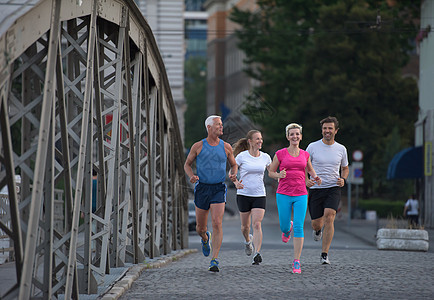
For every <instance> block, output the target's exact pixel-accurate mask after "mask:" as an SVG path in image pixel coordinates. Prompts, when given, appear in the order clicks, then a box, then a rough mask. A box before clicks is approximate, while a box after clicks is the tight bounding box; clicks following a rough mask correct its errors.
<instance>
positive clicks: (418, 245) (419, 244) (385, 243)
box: [377, 228, 429, 251]
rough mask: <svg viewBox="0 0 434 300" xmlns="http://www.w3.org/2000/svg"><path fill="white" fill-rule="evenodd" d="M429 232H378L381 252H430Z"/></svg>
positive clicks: (403, 230) (391, 230) (386, 230)
mask: <svg viewBox="0 0 434 300" xmlns="http://www.w3.org/2000/svg"><path fill="white" fill-rule="evenodd" d="M428 241H429V238H428V232H427V231H426V230H419V229H387V228H381V229H379V230H378V231H377V248H378V249H379V250H404V251H428V248H429V242H428Z"/></svg>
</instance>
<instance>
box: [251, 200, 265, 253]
mask: <svg viewBox="0 0 434 300" xmlns="http://www.w3.org/2000/svg"><path fill="white" fill-rule="evenodd" d="M264 214H265V209H262V208H253V209H252V225H253V245H254V246H255V251H256V252H259V251H260V250H261V246H262V224H261V223H262V219H263V218H264Z"/></svg>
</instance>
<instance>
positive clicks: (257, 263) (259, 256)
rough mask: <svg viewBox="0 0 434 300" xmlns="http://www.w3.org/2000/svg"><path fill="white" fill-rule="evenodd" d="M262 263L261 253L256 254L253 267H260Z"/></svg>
mask: <svg viewBox="0 0 434 300" xmlns="http://www.w3.org/2000/svg"><path fill="white" fill-rule="evenodd" d="M261 262H262V256H261V254H260V253H259V252H256V254H255V256H254V257H253V260H252V265H259V263H261Z"/></svg>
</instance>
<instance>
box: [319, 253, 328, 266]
mask: <svg viewBox="0 0 434 300" xmlns="http://www.w3.org/2000/svg"><path fill="white" fill-rule="evenodd" d="M320 260H321V263H322V264H323V265H329V264H330V261H329V256H328V255H326V256H323V255H321V259H320Z"/></svg>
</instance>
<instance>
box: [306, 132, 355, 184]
mask: <svg viewBox="0 0 434 300" xmlns="http://www.w3.org/2000/svg"><path fill="white" fill-rule="evenodd" d="M306 151H307V152H309V154H310V159H311V161H312V166H313V169H314V170H315V172H316V174H317V175H318V176H319V178H321V185H320V186H318V185H316V184H315V185H314V186H312V187H311V189H318V188H324V189H325V188H331V187H336V186H338V184H337V182H338V178H340V175H339V171H340V169H341V167H346V166H348V155H347V148H345V146H344V145H341V144H339V143H338V142H336V141H335V142H334V143H333V144H332V145H327V144H324V142H323V141H322V139H321V140H319V141H316V142H313V143H310V144H309V146H307V148H306Z"/></svg>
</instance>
